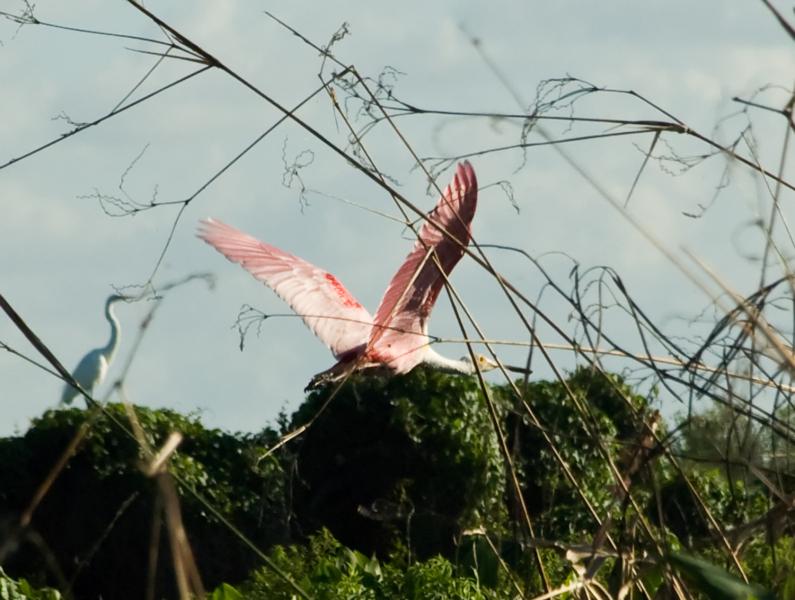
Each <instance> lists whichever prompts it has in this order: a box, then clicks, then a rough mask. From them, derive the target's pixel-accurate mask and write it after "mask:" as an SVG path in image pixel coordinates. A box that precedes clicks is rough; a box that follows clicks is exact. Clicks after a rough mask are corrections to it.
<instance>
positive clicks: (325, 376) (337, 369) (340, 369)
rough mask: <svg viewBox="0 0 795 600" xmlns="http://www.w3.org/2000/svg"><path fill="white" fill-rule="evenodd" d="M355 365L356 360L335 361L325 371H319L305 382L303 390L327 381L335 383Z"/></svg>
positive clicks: (324, 383)
mask: <svg viewBox="0 0 795 600" xmlns="http://www.w3.org/2000/svg"><path fill="white" fill-rule="evenodd" d="M355 366H356V361H346V362H343V361H340V362H338V363H335V364H334V365H333V366H332V367H331V368H329V369H326V370H325V371H321V372H320V373H318V374H317V375H315V376H314V377H312V379H310V380H309V383H308V384H306V387H305V388H304V391H305V392H308V391H310V390H315V389H317V388H319V387H321V386H324V385H326V384H328V383H335V382H337V381H339V380H340V379H343V378H344V377H346V376H347V375H348V374H349V373H350V372H351V371H353V370H354V368H355Z"/></svg>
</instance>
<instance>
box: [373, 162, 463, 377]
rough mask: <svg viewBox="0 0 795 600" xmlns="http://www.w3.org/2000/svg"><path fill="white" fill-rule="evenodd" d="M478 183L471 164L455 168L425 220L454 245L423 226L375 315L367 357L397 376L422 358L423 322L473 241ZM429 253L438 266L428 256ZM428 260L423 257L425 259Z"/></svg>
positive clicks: (426, 223) (431, 227)
mask: <svg viewBox="0 0 795 600" xmlns="http://www.w3.org/2000/svg"><path fill="white" fill-rule="evenodd" d="M477 194H478V184H477V179H476V178H475V171H474V169H473V168H472V165H470V164H469V162H467V161H465V162H463V163H461V164H460V165H458V169H457V171H456V174H455V176H454V177H453V181H452V182H451V183H450V185H448V186H447V188H446V189H445V190H444V193H443V194H442V197H441V198H440V199H439V202H438V203H437V205H436V207H435V208H434V209H433V211H432V212H431V214H430V215H429V219H430V220H431V221H433V222H434V223H436V224H437V225H439V227H441V228H442V229H444V230H445V231H446V232H447V233H449V234H450V236H452V237H453V238H455V240H457V241H458V242H460V243H457V242H456V241H454V240H452V239H450V238H449V237H448V236H447V235H445V234H444V233H442V231H441V230H440V229H439V228H437V227H435V226H434V225H432V224H430V223H428V222H427V221H426V222H425V223H423V226H422V228H421V229H420V233H419V237H418V239H417V241H416V242H415V244H414V248H413V249H412V251H411V252H410V253H409V255H408V256H407V257H406V260H405V262H404V263H403V264H402V265H401V267H400V268H399V269H398V271H397V273H395V276H394V277H393V278H392V281H390V282H389V286H388V287H387V289H386V292H385V293H384V297H383V298H382V299H381V303H380V304H379V306H378V310H377V311H376V313H375V319H374V325H373V329H372V332H371V333H370V339H369V340H368V342H367V353H368V354H369V355H370V356H371V357H372V358H373V359H376V360H383V361H384V362H388V364H389V365H390V366H391V367H392V368H393V369H395V370H396V371H398V372H406V371H408V370H410V369H411V368H413V367H414V366H416V364H418V363H419V362H420V361H421V359H422V356H421V355H422V352H421V350H422V349H424V348H425V347H426V346H425V344H426V343H427V338H426V335H427V320H428V317H429V315H430V313H431V309H432V308H433V305H434V303H435V302H436V298H437V296H438V295H439V292H440V291H441V289H442V286H443V285H444V277H443V276H442V274H441V273H440V271H439V266H441V269H442V270H443V271H444V274H445V275H449V274H450V272H451V271H452V270H453V267H454V266H455V265H456V263H458V261H459V260H460V259H461V257H462V256H463V255H464V247H465V246H466V245H467V244H468V243H469V239H470V237H471V234H470V224H471V222H472V219H473V217H474V216H475V208H476V206H477ZM430 250H433V252H434V253H435V254H436V257H437V259H438V265H437V261H436V260H434V259H433V257H432V256H428V253H429V251H430ZM426 257H427V258H426Z"/></svg>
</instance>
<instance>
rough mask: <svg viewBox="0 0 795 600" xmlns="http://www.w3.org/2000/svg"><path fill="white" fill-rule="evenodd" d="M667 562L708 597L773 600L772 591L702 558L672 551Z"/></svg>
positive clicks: (720, 599)
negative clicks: (746, 581) (743, 579)
mask: <svg viewBox="0 0 795 600" xmlns="http://www.w3.org/2000/svg"><path fill="white" fill-rule="evenodd" d="M668 562H669V563H670V564H671V566H673V567H674V568H675V569H676V570H678V571H679V572H680V573H682V574H683V575H684V576H685V577H686V578H687V579H689V580H690V581H692V582H693V584H694V585H695V586H696V587H697V588H698V589H699V590H700V591H702V592H704V593H705V594H706V595H707V596H708V597H709V598H715V599H717V600H775V596H774V595H773V593H772V592H769V591H767V590H765V589H764V588H762V587H760V586H758V585H754V584H749V583H745V582H744V581H742V580H741V579H739V578H738V577H736V576H734V575H732V574H731V573H729V572H728V571H727V570H726V569H723V568H721V567H719V566H717V565H713V564H712V563H710V562H707V561H706V560H704V559H703V558H699V557H697V556H692V555H690V554H686V553H684V552H674V553H673V554H671V555H670V556H669V557H668Z"/></svg>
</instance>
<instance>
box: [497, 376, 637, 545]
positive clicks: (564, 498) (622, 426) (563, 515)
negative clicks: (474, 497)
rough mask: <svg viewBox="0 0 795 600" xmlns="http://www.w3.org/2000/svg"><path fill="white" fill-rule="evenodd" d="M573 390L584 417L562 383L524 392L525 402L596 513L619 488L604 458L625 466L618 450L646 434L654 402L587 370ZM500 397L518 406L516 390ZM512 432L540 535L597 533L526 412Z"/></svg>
mask: <svg viewBox="0 0 795 600" xmlns="http://www.w3.org/2000/svg"><path fill="white" fill-rule="evenodd" d="M566 383H567V385H568V388H569V390H571V392H572V394H573V395H574V397H575V399H576V400H577V401H578V403H579V405H580V406H582V407H584V409H585V411H586V413H585V414H583V413H582V412H581V411H580V410H578V408H577V406H576V405H575V404H574V402H573V401H572V400H571V397H570V396H569V394H568V392H567V390H566V387H565V386H564V385H563V384H562V383H560V382H559V381H536V382H531V383H529V384H528V386H527V388H526V389H524V390H523V394H524V401H525V402H526V403H527V404H528V405H529V406H530V408H531V409H532V410H533V412H534V413H535V415H536V416H537V417H538V419H539V421H540V422H541V425H542V427H544V428H545V430H546V432H547V433H548V435H549V436H550V438H551V439H552V441H553V443H554V444H555V446H556V448H557V449H558V451H559V452H560V454H561V455H562V456H563V457H565V460H566V462H567V464H568V465H569V467H570V468H571V471H572V473H573V474H574V476H575V477H576V479H577V481H578V482H579V483H580V491H581V492H582V493H583V494H584V495H585V497H586V498H588V500H589V501H590V502H591V503H592V504H593V505H594V506H604V505H606V504H607V503H608V502H609V501H610V499H611V498H612V497H613V491H612V490H613V489H614V484H615V481H614V479H613V476H612V474H611V473H610V471H609V468H608V466H607V461H606V460H605V459H604V456H603V454H602V452H603V451H605V452H608V453H609V454H610V455H611V457H612V458H613V460H614V461H616V462H620V456H619V452H618V450H619V449H620V447H621V444H622V443H623V442H627V441H629V440H632V439H633V438H634V437H635V436H637V435H638V433H639V432H640V431H641V426H640V424H639V423H640V420H639V416H640V415H644V414H645V412H647V411H648V409H647V402H646V400H645V399H644V398H643V397H642V396H639V395H637V394H635V393H633V391H632V390H631V388H630V387H629V386H627V385H626V384H625V383H624V381H623V379H622V378H621V377H620V376H618V375H604V374H602V373H599V372H593V371H591V370H590V369H586V368H581V369H578V370H577V371H576V372H575V373H574V374H572V375H571V377H569V378H568V380H567V382H566ZM517 386H519V384H517ZM520 389H521V387H520ZM495 392H496V393H497V394H499V395H501V396H502V397H503V403H504V404H508V403H511V404H514V403H515V400H514V399H513V392H512V390H511V388H510V387H509V386H507V385H504V386H498V387H497V388H496V389H495ZM635 413H637V415H636V414H635ZM506 429H507V433H508V436H509V446H510V447H512V448H514V452H515V457H514V464H515V466H516V468H517V470H518V472H519V479H520V481H521V482H522V493H523V496H524V500H525V503H526V505H527V507H528V510H529V511H530V513H531V515H532V516H533V518H534V520H535V522H536V524H537V528H538V530H537V535H539V536H540V537H546V538H549V539H571V538H573V537H577V536H581V535H583V534H586V533H587V532H590V531H592V529H593V520H592V518H591V517H590V515H589V514H588V513H587V511H585V510H584V508H583V503H582V500H581V499H580V497H579V495H578V492H577V490H576V489H575V488H574V487H573V486H572V485H571V483H570V481H569V480H568V479H567V478H566V477H565V475H564V473H563V471H562V469H561V467H560V464H559V463H558V461H557V460H556V459H555V457H554V455H553V453H552V451H551V450H550V448H549V445H548V444H547V443H546V441H545V440H544V437H543V435H542V433H541V431H539V429H538V428H537V427H535V426H534V425H533V423H532V421H531V419H530V417H529V416H528V414H527V412H526V411H525V410H524V409H523V408H522V407H521V406H517V408H516V409H515V411H514V412H513V413H512V414H511V415H509V417H508V419H507V426H506ZM597 443H599V444H601V448H600V447H599V446H598V445H597ZM511 514H512V515H514V518H515V519H519V518H520V517H519V515H520V513H519V510H518V508H516V507H514V509H513V510H512V511H511Z"/></svg>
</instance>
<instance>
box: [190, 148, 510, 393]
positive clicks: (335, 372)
mask: <svg viewBox="0 0 795 600" xmlns="http://www.w3.org/2000/svg"><path fill="white" fill-rule="evenodd" d="M477 197H478V185H477V179H476V178H475V171H474V169H473V168H472V165H471V164H469V162H467V161H465V162H463V163H461V164H459V165H458V169H457V171H456V174H455V175H454V177H453V181H452V182H451V183H450V185H448V186H447V188H446V189H445V191H444V193H443V194H442V197H441V198H440V199H439V202H438V203H437V204H436V207H435V208H434V209H433V211H432V212H431V214H430V215H429V217H428V221H426V222H425V223H423V225H422V228H421V229H420V233H419V237H418V239H417V241H416V242H415V244H414V248H413V249H412V250H411V252H410V253H409V255H408V256H407V257H406V260H405V261H404V262H403V264H402V265H401V266H400V268H399V269H398V271H397V273H395V275H394V276H393V277H392V281H390V282H389V285H388V286H387V288H386V292H384V297H383V298H382V299H381V303H380V304H379V305H378V309H377V310H376V312H375V317H372V316H371V315H370V313H369V312H367V309H365V308H364V307H363V306H362V305H361V304H360V303H359V302H358V301H357V300H356V298H354V297H353V295H352V294H351V293H350V292H349V291H348V290H347V289H346V288H345V286H343V285H342V283H340V281H339V280H338V279H337V278H336V277H334V275H332V274H331V273H328V272H327V271H324V270H323V269H321V268H319V267H316V266H315V265H313V264H311V263H309V262H307V261H305V260H303V259H301V258H298V257H297V256H294V255H292V254H288V253H287V252H285V251H283V250H280V249H279V248H276V247H275V246H272V245H270V244H266V243H265V242H261V241H259V240H257V239H255V238H253V237H252V236H250V235H248V234H246V233H243V232H242V231H238V230H237V229H235V228H234V227H230V226H229V225H225V224H224V223H221V222H219V221H216V220H213V219H206V220H204V221H202V222H201V226H200V229H199V233H198V235H199V237H200V238H201V239H203V240H204V241H205V242H207V243H208V244H210V245H211V246H212V247H213V248H215V249H216V250H218V251H219V252H220V253H221V254H223V255H224V256H226V258H228V259H229V260H230V261H232V262H236V263H239V264H240V265H241V266H242V267H243V268H244V269H246V270H247V271H248V272H249V273H251V274H252V275H253V276H254V277H255V278H257V279H258V280H260V281H262V282H263V283H264V284H265V285H267V286H268V287H269V288H271V289H272V290H273V291H274V292H276V294H277V295H278V296H279V297H280V298H281V299H282V300H284V301H285V302H286V303H287V304H289V305H290V308H292V309H293V311H294V312H295V313H296V314H297V315H298V316H300V317H301V318H302V319H303V320H304V322H305V323H306V324H307V326H308V327H309V329H311V330H312V332H313V333H314V334H315V335H316V336H317V337H318V338H320V340H321V341H322V342H323V343H324V344H326V345H327V346H328V347H329V349H330V350H331V352H332V353H333V354H334V357H335V358H336V359H337V363H336V364H335V365H334V366H332V367H331V368H330V369H327V370H326V371H323V372H321V373H318V374H317V375H315V377H313V378H312V380H311V381H310V383H309V385H308V386H307V389H310V388H313V387H316V386H318V385H320V384H322V383H327V382H333V381H338V380H340V379H341V378H343V377H345V376H347V374H348V373H350V372H352V371H359V370H365V369H368V370H372V369H380V370H386V371H387V372H388V373H391V374H399V373H408V372H409V371H411V370H412V369H413V368H414V367H416V366H417V365H419V364H427V365H430V366H432V367H435V368H438V369H441V370H444V371H448V372H455V373H465V374H473V373H475V372H476V371H477V368H478V367H479V368H480V370H481V371H487V370H490V369H493V368H495V367H496V366H497V365H496V363H494V362H493V361H491V360H489V359H488V358H486V357H485V356H482V355H476V359H477V362H478V366H477V367H476V366H475V365H474V364H473V363H472V361H471V360H470V359H469V357H465V358H462V359H461V360H453V359H450V358H446V357H444V356H442V355H440V354H438V353H437V352H436V351H435V350H434V349H433V348H431V346H430V338H429V337H428V318H429V316H430V314H431V309H432V308H433V305H434V303H435V302H436V298H437V297H438V296H439V292H440V291H441V289H442V286H443V285H444V281H445V278H446V277H447V276H448V275H449V274H450V272H451V271H452V270H453V267H455V265H456V264H457V263H458V261H459V260H460V259H461V257H462V256H463V255H464V248H465V247H466V246H467V244H468V243H469V240H470V237H471V222H472V218H473V217H474V216H475V207H476V205H477ZM443 232H446V233H447V235H446V234H445V233H443Z"/></svg>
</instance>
